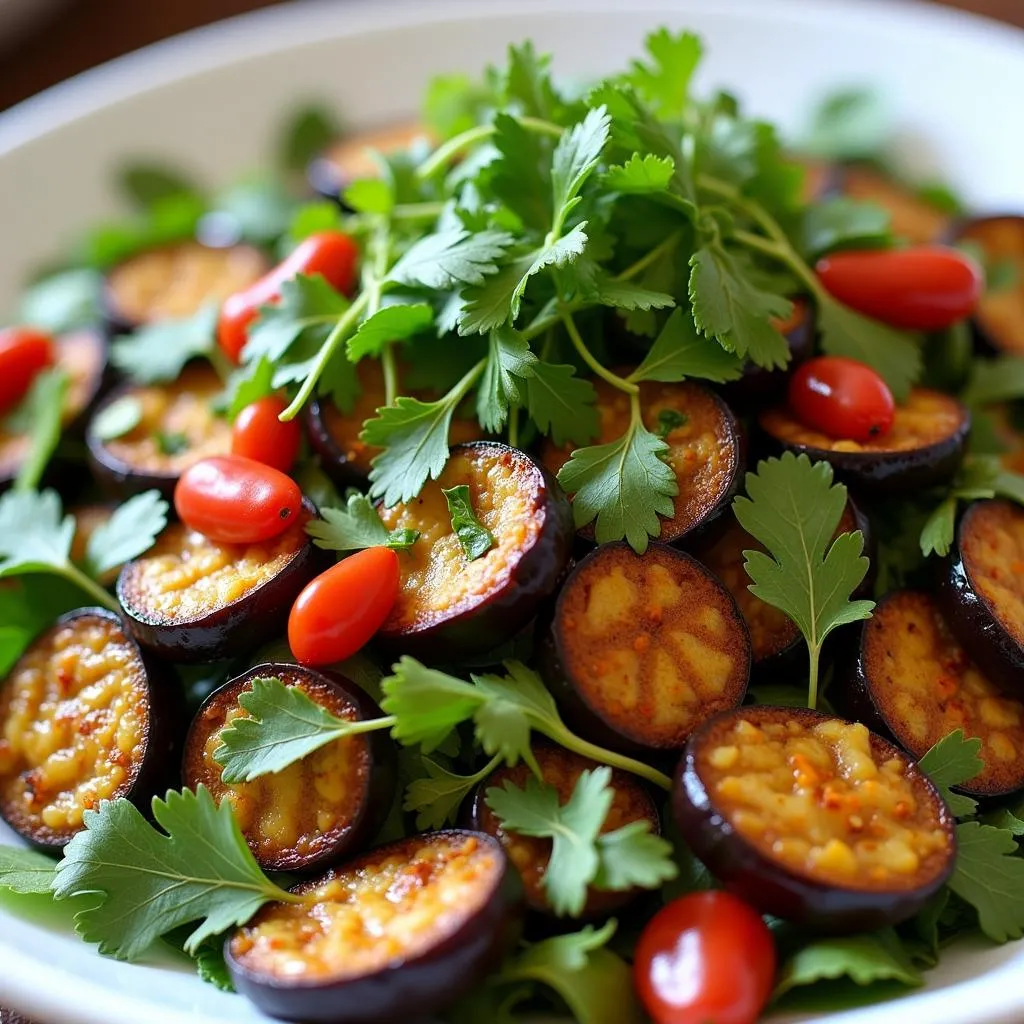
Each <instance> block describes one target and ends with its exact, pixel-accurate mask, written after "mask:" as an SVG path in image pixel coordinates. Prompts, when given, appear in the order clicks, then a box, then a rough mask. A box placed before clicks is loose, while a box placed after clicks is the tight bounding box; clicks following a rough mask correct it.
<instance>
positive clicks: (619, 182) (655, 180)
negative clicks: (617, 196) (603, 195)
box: [604, 153, 676, 195]
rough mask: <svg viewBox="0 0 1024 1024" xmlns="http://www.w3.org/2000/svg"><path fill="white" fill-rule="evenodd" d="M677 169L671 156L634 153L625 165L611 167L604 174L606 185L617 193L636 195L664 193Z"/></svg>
mask: <svg viewBox="0 0 1024 1024" xmlns="http://www.w3.org/2000/svg"><path fill="white" fill-rule="evenodd" d="M675 169H676V165H675V161H674V160H673V159H672V158H671V157H669V156H666V157H660V156H655V155H654V154H653V153H648V154H647V155H646V156H641V155H640V154H639V153H634V154H633V155H632V156H631V157H630V158H629V159H628V160H627V161H626V162H625V163H624V164H616V165H615V166H614V167H609V168H608V170H607V171H605V174H604V183H605V184H606V185H607V186H608V188H610V189H613V190H614V191H616V192H625V193H632V194H636V195H643V194H644V193H647V192H663V191H665V190H666V189H667V188H668V185H669V182H670V181H671V180H672V175H673V174H674V173H675Z"/></svg>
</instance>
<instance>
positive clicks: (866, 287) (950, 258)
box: [814, 245, 983, 331]
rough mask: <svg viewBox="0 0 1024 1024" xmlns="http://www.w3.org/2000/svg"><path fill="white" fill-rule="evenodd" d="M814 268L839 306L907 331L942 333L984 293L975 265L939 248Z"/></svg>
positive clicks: (842, 256)
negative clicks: (847, 307)
mask: <svg viewBox="0 0 1024 1024" xmlns="http://www.w3.org/2000/svg"><path fill="white" fill-rule="evenodd" d="M814 269H815V270H816V271H817V272H818V277H819V278H820V279H821V283H822V284H823V285H824V286H825V288H826V289H827V290H828V292H829V294H830V295H832V296H833V297H834V298H837V299H838V300H839V301H840V302H842V303H843V304H844V305H847V306H849V307H850V308H851V309H856V310H857V311H858V312H860V313H864V314H865V315H866V316H870V317H874V318H875V319H876V320H881V321H882V322H883V323H886V324H889V325H891V326H892V327H902V328H905V329H907V330H912V331H941V330H942V329H943V328H944V327H949V325H950V324H954V323H956V322H957V321H958V320H963V318H964V317H966V316H970V314H971V313H972V312H973V311H974V307H975V306H976V305H977V304H978V299H979V298H980V297H981V292H982V288H983V278H982V273H981V269H980V268H979V267H978V265H977V263H975V262H974V260H972V259H971V258H970V257H968V256H966V255H964V253H962V252H958V251H957V250H956V249H949V248H946V247H944V246H939V245H919V246H916V247H914V248H913V249H887V250H883V251H877V252H876V251H865V252H837V253H834V254H833V255H831V256H826V257H825V258H824V259H821V260H818V263H817V265H816V266H815V268H814Z"/></svg>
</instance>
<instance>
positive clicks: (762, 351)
mask: <svg viewBox="0 0 1024 1024" xmlns="http://www.w3.org/2000/svg"><path fill="white" fill-rule="evenodd" d="M690 267H691V273H690V287H689V292H690V301H691V302H692V303H693V319H694V322H695V323H696V325H697V328H698V330H700V331H701V332H702V333H703V334H704V335H705V336H706V337H708V338H717V339H718V341H719V342H720V343H721V345H722V346H723V348H725V349H727V350H728V351H729V352H735V353H736V355H738V356H739V357H740V358H741V359H750V360H751V361H752V362H754V363H756V364H757V365H758V366H764V367H766V368H769V369H771V368H776V367H778V368H782V367H785V366H786V364H787V363H788V362H789V358H790V352H789V343H788V342H787V341H786V339H785V337H784V336H783V335H782V334H781V333H780V331H779V330H778V328H776V327H775V326H774V324H773V323H772V320H773V319H777V320H784V319H785V318H786V317H788V316H789V314H790V312H791V310H792V303H791V302H790V301H789V300H788V299H786V298H783V297H782V296H781V295H774V294H772V293H771V292H767V291H764V290H763V289H762V288H760V287H759V286H758V285H757V284H756V282H755V281H754V279H753V278H752V275H751V264H750V261H749V259H748V258H747V257H746V256H745V255H743V254H734V253H731V252H729V251H728V250H727V249H725V248H724V247H723V246H722V245H721V244H717V243H715V244H711V245H704V246H702V247H701V248H700V249H698V250H697V251H696V252H695V253H694V254H693V256H691V257H690Z"/></svg>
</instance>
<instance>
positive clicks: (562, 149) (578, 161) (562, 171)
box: [551, 106, 611, 235]
mask: <svg viewBox="0 0 1024 1024" xmlns="http://www.w3.org/2000/svg"><path fill="white" fill-rule="evenodd" d="M610 126H611V117H610V116H609V114H608V110H607V108H605V107H603V106H600V107H596V108H593V109H591V110H588V111H587V114H586V117H584V118H583V120H582V121H580V122H579V123H578V124H575V125H573V126H572V128H570V129H569V130H568V131H567V132H565V134H564V135H562V137H561V138H560V139H559V140H558V145H557V146H555V152H554V156H553V157H552V160H551V188H552V192H553V196H554V208H555V217H554V232H555V234H556V235H557V234H560V233H561V227H562V224H563V223H564V222H565V218H566V216H567V215H568V214H569V212H570V211H571V210H572V209H573V208H574V206H575V203H576V200H577V199H578V197H579V194H580V189H582V188H583V185H584V183H585V182H586V180H587V178H589V177H590V175H591V174H592V173H593V172H594V169H595V168H596V167H597V165H598V162H599V161H600V159H601V154H602V153H603V152H604V147H605V146H606V145H607V144H608V135H609V128H610Z"/></svg>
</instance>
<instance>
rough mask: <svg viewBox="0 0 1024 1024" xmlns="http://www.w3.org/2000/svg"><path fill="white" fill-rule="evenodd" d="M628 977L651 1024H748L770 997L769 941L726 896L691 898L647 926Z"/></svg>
mask: <svg viewBox="0 0 1024 1024" xmlns="http://www.w3.org/2000/svg"><path fill="white" fill-rule="evenodd" d="M633 977H634V982H635V984H636V989H637V992H638V993H639V995H640V1001H641V1002H642V1003H643V1004H644V1006H645V1008H646V1009H647V1012H648V1013H649V1014H650V1015H651V1016H652V1017H653V1018H654V1021H655V1024H708V1022H710V1021H714V1024H754V1021H756V1020H757V1018H758V1017H759V1016H760V1014H761V1010H762V1009H764V1005H765V1003H767V1002H768V997H769V996H770V995H771V992H772V985H773V982H774V979H775V942H774V941H773V939H772V933H771V932H770V931H769V930H768V926H767V925H766V924H765V923H764V921H762V920H761V918H760V916H759V915H758V913H757V911H756V910H754V909H753V908H752V907H750V906H748V905H747V904H746V903H744V902H743V901H742V900H740V899H737V897H735V896H733V895H732V894H731V893H727V892H718V891H715V892H695V893H691V894H690V895H689V896H683V897H682V898H681V899H678V900H675V901H673V902H672V903H669V904H668V905H667V906H666V907H664V908H663V909H662V910H660V911H659V912H658V913H657V914H655V916H654V917H653V918H651V920H650V921H649V922H648V924H647V927H646V928H645V929H644V930H643V933H642V934H641V936H640V941H639V942H638V943H637V947H636V954H635V958H634V963H633Z"/></svg>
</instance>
